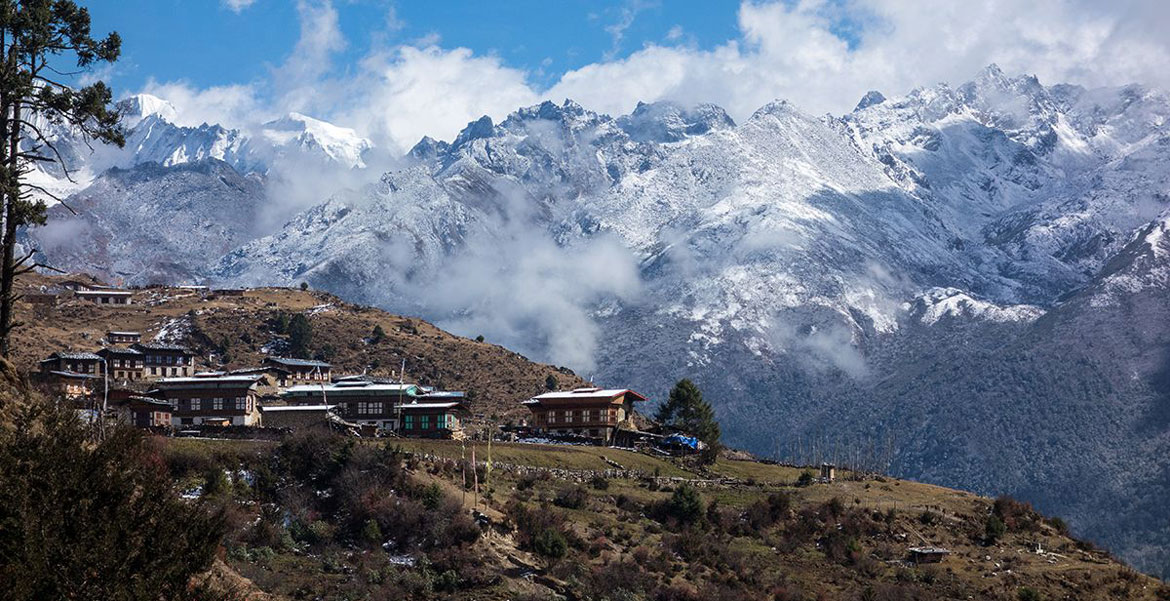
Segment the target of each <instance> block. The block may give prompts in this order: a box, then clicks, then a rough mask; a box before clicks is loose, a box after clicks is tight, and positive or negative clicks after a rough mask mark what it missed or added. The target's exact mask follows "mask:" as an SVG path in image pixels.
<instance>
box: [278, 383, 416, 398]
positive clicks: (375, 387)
mask: <svg viewBox="0 0 1170 601" xmlns="http://www.w3.org/2000/svg"><path fill="white" fill-rule="evenodd" d="M321 388H322V386H321V385H320V384H302V385H300V386H293V387H292V388H289V389H288V390H286V391H284V393H285V394H286V395H297V394H320V393H321ZM324 388H325V394H327V395H330V394H337V395H341V396H345V395H347V394H354V395H358V394H364V393H370V392H382V393H390V392H397V393H399V394H407V395H412V396H413V395H415V394H416V390H417V389H418V387H417V386H415V385H414V384H368V385H366V386H355V385H352V384H347V385H344V386H338V385H336V384H326V385H325V387H324Z"/></svg>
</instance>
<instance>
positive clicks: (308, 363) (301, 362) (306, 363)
mask: <svg viewBox="0 0 1170 601" xmlns="http://www.w3.org/2000/svg"><path fill="white" fill-rule="evenodd" d="M264 360H265V361H271V362H273V363H279V364H281V365H292V366H296V367H333V366H332V365H330V364H328V363H326V362H324V361H313V360H311V359H289V358H286V357H267V358H265V359H264Z"/></svg>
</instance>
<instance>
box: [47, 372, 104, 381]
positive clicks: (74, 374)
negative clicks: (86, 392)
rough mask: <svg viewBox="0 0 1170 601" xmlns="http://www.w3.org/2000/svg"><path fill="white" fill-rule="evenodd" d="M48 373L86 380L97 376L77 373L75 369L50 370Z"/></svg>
mask: <svg viewBox="0 0 1170 601" xmlns="http://www.w3.org/2000/svg"><path fill="white" fill-rule="evenodd" d="M49 373H51V374H53V375H55V376H64V377H66V378H84V379H86V380H96V379H98V377H99V376H95V375H93V374H79V373H77V372H75V371H51V372H49Z"/></svg>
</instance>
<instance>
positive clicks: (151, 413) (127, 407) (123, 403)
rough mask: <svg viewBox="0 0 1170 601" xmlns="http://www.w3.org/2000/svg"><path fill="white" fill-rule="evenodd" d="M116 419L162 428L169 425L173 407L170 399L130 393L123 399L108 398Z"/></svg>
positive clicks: (139, 425) (143, 426)
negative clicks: (116, 416)
mask: <svg viewBox="0 0 1170 601" xmlns="http://www.w3.org/2000/svg"><path fill="white" fill-rule="evenodd" d="M110 405H112V406H113V408H114V411H115V412H117V415H118V420H119V421H122V422H123V423H127V424H131V425H133V426H136V427H139V428H164V427H168V426H170V425H171V416H172V414H173V411H174V407H173V406H172V405H171V402H170V401H167V400H163V399H156V398H151V397H148V396H141V395H131V396H129V397H126V398H124V399H118V400H114V399H113V398H111V399H110Z"/></svg>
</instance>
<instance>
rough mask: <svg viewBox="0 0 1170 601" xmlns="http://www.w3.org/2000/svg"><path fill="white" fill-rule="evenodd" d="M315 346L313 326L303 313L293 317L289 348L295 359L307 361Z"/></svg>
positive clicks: (290, 326) (289, 328)
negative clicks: (312, 346) (311, 346)
mask: <svg viewBox="0 0 1170 601" xmlns="http://www.w3.org/2000/svg"><path fill="white" fill-rule="evenodd" d="M312 344H313V326H312V325H311V324H310V323H309V318H308V317H305V315H304V314H303V313H297V314H296V315H293V317H292V319H290V320H289V322H288V348H289V352H290V353H291V354H292V356H294V357H298V358H301V359H307V358H308V357H309V346H310V345H312Z"/></svg>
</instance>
